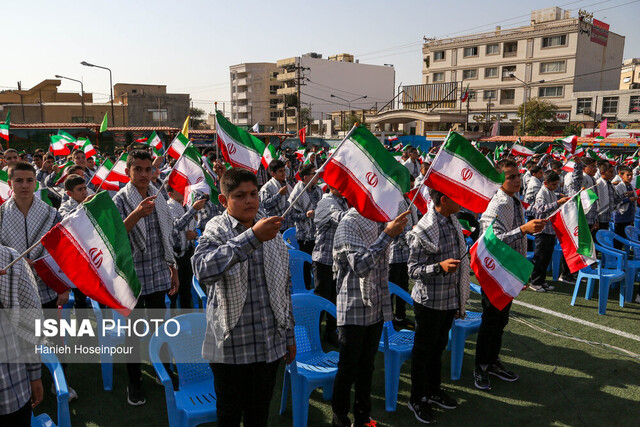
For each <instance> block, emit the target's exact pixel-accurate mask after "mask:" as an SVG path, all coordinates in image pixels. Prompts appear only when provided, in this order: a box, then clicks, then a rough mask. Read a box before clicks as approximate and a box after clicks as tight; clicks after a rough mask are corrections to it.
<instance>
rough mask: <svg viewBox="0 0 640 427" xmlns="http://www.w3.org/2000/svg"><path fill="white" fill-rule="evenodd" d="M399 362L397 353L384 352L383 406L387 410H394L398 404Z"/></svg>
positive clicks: (400, 365)
mask: <svg viewBox="0 0 640 427" xmlns="http://www.w3.org/2000/svg"><path fill="white" fill-rule="evenodd" d="M399 362H400V361H399V358H398V354H397V353H394V352H386V353H385V354H384V401H385V403H384V406H385V410H386V411H387V412H395V411H396V408H397V406H398V386H399V383H400V368H401V367H402V364H401V363H399Z"/></svg>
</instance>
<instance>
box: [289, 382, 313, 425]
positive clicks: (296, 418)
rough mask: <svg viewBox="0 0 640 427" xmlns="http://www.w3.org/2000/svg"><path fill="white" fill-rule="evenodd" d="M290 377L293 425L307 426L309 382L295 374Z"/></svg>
mask: <svg viewBox="0 0 640 427" xmlns="http://www.w3.org/2000/svg"><path fill="white" fill-rule="evenodd" d="M296 377H297V378H291V407H292V408H293V411H292V412H293V427H307V420H308V418H309V396H310V395H311V391H313V390H309V384H308V383H307V380H306V379H305V378H304V377H302V376H300V375H297V376H296Z"/></svg>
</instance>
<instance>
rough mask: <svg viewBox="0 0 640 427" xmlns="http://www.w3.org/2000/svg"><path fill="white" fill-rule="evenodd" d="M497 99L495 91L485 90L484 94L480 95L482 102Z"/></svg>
mask: <svg viewBox="0 0 640 427" xmlns="http://www.w3.org/2000/svg"><path fill="white" fill-rule="evenodd" d="M497 98H498V92H497V91H496V90H495V89H491V90H485V91H484V93H483V94H482V99H483V100H484V101H488V100H490V99H497Z"/></svg>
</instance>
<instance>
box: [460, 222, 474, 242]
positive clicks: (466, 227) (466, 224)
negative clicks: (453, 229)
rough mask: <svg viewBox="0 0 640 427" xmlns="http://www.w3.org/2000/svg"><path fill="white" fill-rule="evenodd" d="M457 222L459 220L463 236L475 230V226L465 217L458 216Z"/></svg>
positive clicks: (467, 235)
mask: <svg viewBox="0 0 640 427" xmlns="http://www.w3.org/2000/svg"><path fill="white" fill-rule="evenodd" d="M458 222H460V227H462V234H464V236H465V237H469V236H471V235H472V234H473V232H474V231H476V227H473V226H472V225H471V224H469V221H467V220H466V219H461V218H458Z"/></svg>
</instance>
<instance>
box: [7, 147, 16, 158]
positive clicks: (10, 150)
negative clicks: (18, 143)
mask: <svg viewBox="0 0 640 427" xmlns="http://www.w3.org/2000/svg"><path fill="white" fill-rule="evenodd" d="M7 153H16V154H18V150H16V149H14V148H7V149H6V150H4V155H5V156H6V155H7Z"/></svg>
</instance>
